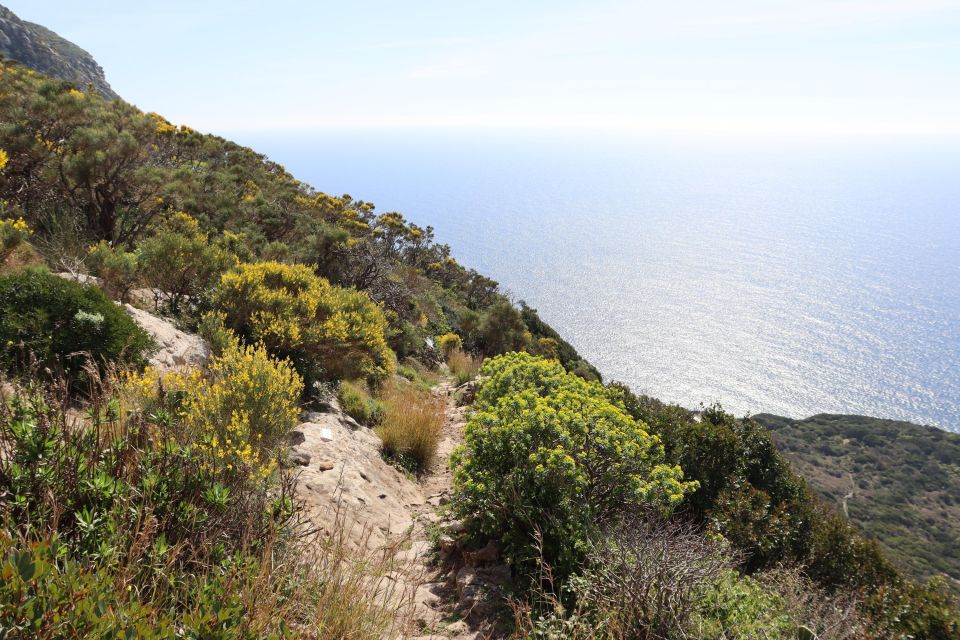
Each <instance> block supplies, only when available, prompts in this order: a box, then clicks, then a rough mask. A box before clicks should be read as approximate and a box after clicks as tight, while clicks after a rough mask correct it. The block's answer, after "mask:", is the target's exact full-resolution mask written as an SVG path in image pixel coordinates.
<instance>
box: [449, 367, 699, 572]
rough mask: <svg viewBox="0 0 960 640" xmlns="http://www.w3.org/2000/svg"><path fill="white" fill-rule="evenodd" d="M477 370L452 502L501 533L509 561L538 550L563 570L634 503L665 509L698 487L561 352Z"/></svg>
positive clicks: (479, 529)
mask: <svg viewBox="0 0 960 640" xmlns="http://www.w3.org/2000/svg"><path fill="white" fill-rule="evenodd" d="M481 375H482V376H483V379H484V382H483V385H482V386H481V388H480V390H479V392H478V393H477V398H476V401H475V404H474V411H473V413H472V415H471V417H470V420H469V421H468V423H467V426H466V434H465V435H466V444H465V445H464V446H463V447H461V448H460V449H459V450H457V451H456V452H455V454H454V456H453V460H452V464H453V466H454V469H455V477H454V483H455V499H454V508H455V510H456V511H457V512H458V513H459V514H460V515H462V516H465V517H469V518H470V519H471V522H472V523H473V527H474V530H475V532H476V533H478V534H480V535H483V536H489V537H494V538H497V539H501V540H503V541H504V542H505V543H506V544H507V552H508V553H509V554H511V555H512V556H513V559H514V560H515V561H519V562H523V561H525V560H528V559H532V558H533V557H534V556H536V555H538V554H539V553H540V552H541V551H542V555H543V559H544V560H546V561H547V562H549V563H550V565H551V566H552V567H553V568H554V570H555V571H556V572H558V573H559V574H561V575H562V574H565V573H567V572H569V571H571V570H573V569H574V568H575V567H576V565H577V563H578V561H579V559H580V557H581V554H582V553H583V551H584V544H585V542H586V539H587V535H588V533H589V532H590V530H591V529H592V528H593V527H595V526H597V525H602V524H605V523H607V522H609V521H611V520H613V519H615V518H616V517H618V514H622V513H624V512H625V510H629V509H630V507H631V506H637V507H639V506H653V507H655V508H660V509H662V510H664V511H666V510H669V509H670V508H671V507H672V506H674V505H676V504H678V503H679V502H680V501H681V500H682V499H683V496H684V495H685V494H686V493H687V492H689V491H691V490H693V489H695V488H696V483H690V482H684V481H683V474H682V472H681V470H680V468H679V467H676V466H669V465H666V464H664V463H663V461H664V453H663V446H662V445H661V443H660V440H659V438H657V437H656V436H654V435H650V434H648V433H647V431H646V429H645V425H643V424H642V423H638V422H636V421H635V420H634V419H633V418H631V417H630V416H628V415H627V414H626V413H624V412H623V411H622V410H620V409H619V408H617V407H616V406H614V405H613V404H611V403H610V401H609V400H608V399H607V397H606V394H605V392H604V390H603V387H601V386H600V385H599V384H597V383H589V382H586V381H584V380H583V379H581V378H579V377H577V376H575V375H573V374H570V373H567V372H566V371H565V370H564V368H563V366H562V365H560V363H558V362H557V361H555V360H545V359H543V358H539V357H535V356H531V355H529V354H526V353H509V354H505V355H503V356H499V357H497V358H494V359H492V360H489V361H488V362H487V363H486V364H485V365H484V366H483V368H482V369H481ZM537 535H539V536H541V537H542V549H539V550H538V549H535V548H534V542H535V538H536V536H537Z"/></svg>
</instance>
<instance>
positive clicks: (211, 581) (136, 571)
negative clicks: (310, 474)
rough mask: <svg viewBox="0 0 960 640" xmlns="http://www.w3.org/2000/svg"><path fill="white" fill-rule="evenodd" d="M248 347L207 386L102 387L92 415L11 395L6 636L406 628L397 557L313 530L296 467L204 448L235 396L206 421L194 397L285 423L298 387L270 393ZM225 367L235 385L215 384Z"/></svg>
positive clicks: (4, 456) (362, 634) (1, 482)
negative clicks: (265, 468)
mask: <svg viewBox="0 0 960 640" xmlns="http://www.w3.org/2000/svg"><path fill="white" fill-rule="evenodd" d="M250 354H251V350H249V349H245V350H237V355H239V356H241V357H239V358H235V355H233V354H228V355H227V356H226V358H225V360H226V361H227V362H233V363H234V364H235V365H236V366H228V365H227V364H224V363H221V365H220V366H217V367H216V368H215V373H214V379H213V380H212V381H205V380H202V379H201V378H200V374H199V373H198V372H191V373H189V374H186V375H184V374H176V373H173V374H167V375H165V376H163V377H162V379H161V378H160V377H159V376H157V375H156V374H155V373H154V372H151V371H149V370H148V372H146V374H145V375H143V376H137V375H133V376H128V377H126V379H125V381H124V382H123V385H122V387H121V388H120V389H111V388H109V387H106V388H103V389H101V393H99V394H97V395H95V396H93V397H92V398H91V406H90V410H89V411H88V412H87V416H86V419H85V420H83V421H82V422H77V421H76V420H74V419H68V417H67V413H66V408H65V407H66V405H65V404H64V403H62V402H60V401H59V399H58V398H57V397H56V396H44V395H30V396H21V397H16V398H14V400H13V401H12V402H11V403H9V404H0V486H3V487H4V491H2V492H0V576H2V580H0V625H2V627H0V634H3V633H9V634H10V636H11V637H22V636H35V637H43V638H53V637H77V638H87V637H111V638H113V637H138V638H148V639H150V638H169V637H189V638H220V639H223V640H233V639H241V638H243V639H249V640H252V639H253V638H265V637H266V638H281V637H284V638H285V637H350V638H357V639H362V640H374V639H376V638H381V637H394V635H396V632H397V631H398V623H399V622H400V621H402V617H401V616H400V615H399V614H400V613H402V612H401V611H400V610H399V607H400V605H398V604H397V603H398V602H405V601H407V600H406V599H405V594H404V593H402V588H401V587H398V586H397V584H396V582H394V581H392V580H389V579H388V578H387V577H386V576H387V575H388V573H389V571H391V570H395V569H396V568H397V562H398V559H397V558H396V552H395V551H394V552H391V551H387V552H382V553H380V554H378V555H375V554H374V553H373V552H370V553H369V554H367V553H364V552H362V551H361V552H351V551H350V550H349V548H348V546H347V545H346V540H345V538H344V536H343V529H342V527H343V524H344V523H343V522H342V520H338V521H337V522H335V523H333V529H334V531H335V534H334V535H333V536H330V537H326V538H324V539H322V540H318V539H315V538H313V537H307V535H306V531H305V530H304V529H302V528H301V527H300V525H299V524H298V521H297V520H296V519H295V518H294V516H295V506H294V503H293V501H292V498H291V496H292V493H291V492H292V489H293V485H292V477H291V476H290V474H289V472H286V471H283V470H280V471H278V472H277V473H274V474H271V475H270V476H269V477H267V478H264V477H262V476H261V475H260V474H258V473H247V472H245V470H244V469H242V468H234V469H232V470H230V469H227V468H226V467H225V466H224V465H223V464H222V460H223V458H221V457H220V456H221V454H224V455H225V456H230V455H232V454H231V453H230V452H224V450H223V449H215V448H211V447H209V446H207V444H208V443H209V439H208V438H207V434H208V433H209V431H210V430H212V429H215V428H216V427H217V425H218V424H219V423H220V417H219V416H218V415H217V412H220V411H223V410H224V407H227V406H228V405H229V403H213V412H212V413H211V418H210V419H211V422H210V424H209V425H208V426H205V427H202V428H198V427H197V426H196V424H195V421H196V420H199V419H200V418H201V415H200V413H198V412H197V411H196V409H197V408H199V406H200V405H199V404H194V403H193V401H192V400H191V396H192V394H194V393H199V395H200V396H202V397H211V396H218V397H224V398H227V397H234V398H238V399H239V398H240V397H241V396H244V395H246V396H247V397H246V399H245V400H242V401H238V403H237V405H238V406H240V405H242V406H245V407H249V408H250V409H249V413H250V415H251V416H252V415H258V416H259V418H258V419H257V420H253V419H251V421H250V422H251V424H252V423H254V422H257V423H259V424H261V425H264V424H266V423H267V422H268V421H270V420H281V421H282V419H278V418H276V417H272V415H273V414H277V415H279V416H284V415H286V414H287V412H288V410H289V409H290V404H289V402H290V400H291V397H295V396H296V394H297V391H296V389H293V390H292V392H291V393H290V394H288V395H284V394H282V393H279V392H277V393H272V394H271V393H265V392H264V391H262V390H261V389H260V388H259V387H260V385H259V384H257V382H258V380H259V381H260V382H264V380H263V376H261V375H258V374H257V373H256V372H257V371H258V370H260V371H263V370H265V368H267V369H268V368H269V363H267V362H266V361H264V360H263V352H262V350H261V351H260V352H259V353H253V354H252V356H251V357H248V356H249V355H250ZM238 367H240V368H238ZM274 367H275V369H276V371H275V372H274V374H276V373H277V372H282V370H283V368H284V367H283V366H282V365H280V364H275V365H274ZM288 373H289V372H288ZM223 376H229V377H231V378H234V379H239V381H238V382H236V383H232V384H233V386H232V387H231V389H232V391H231V392H225V393H223V394H217V393H215V387H216V385H218V384H221V383H224V382H225V381H224V380H223ZM248 377H249V378H250V380H246V378H248ZM281 378H282V376H281ZM266 382H267V386H271V383H270V382H269V381H266ZM279 382H290V380H289V379H286V380H283V379H279ZM228 384H229V383H228ZM271 402H275V403H276V404H272V405H269V403H271ZM268 405H269V406H268ZM204 406H211V405H210V404H209V403H206V404H204ZM258 407H259V409H258ZM261 409H262V410H261ZM271 409H272V410H271ZM238 411H239V410H238ZM181 421H184V422H189V423H191V424H192V426H191V425H188V424H181ZM273 428H274V430H275V431H276V432H279V431H280V430H281V429H283V428H285V426H284V425H283V424H282V423H281V422H277V423H276V424H275V425H274V427H273ZM266 429H267V427H264V430H266ZM256 440H257V442H258V443H259V442H263V441H266V440H267V438H266V437H264V438H263V439H260V438H257V439H256ZM261 446H263V445H261ZM241 451H242V450H241ZM397 549H399V547H398V548H397Z"/></svg>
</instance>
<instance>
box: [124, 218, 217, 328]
mask: <svg viewBox="0 0 960 640" xmlns="http://www.w3.org/2000/svg"><path fill="white" fill-rule="evenodd" d="M139 263H140V269H141V271H142V273H143V277H144V280H145V281H146V283H147V285H148V286H150V287H152V288H154V289H159V290H160V291H162V292H163V293H164V294H165V295H166V296H167V300H168V302H169V304H170V310H171V312H173V313H175V314H176V313H179V312H180V311H181V305H182V303H183V302H184V300H186V299H188V298H191V297H196V296H198V295H200V294H203V293H206V292H207V291H209V290H210V289H212V288H213V286H214V284H216V282H217V280H218V279H219V278H220V275H221V274H222V273H223V272H224V271H226V270H227V269H229V268H230V267H232V266H233V265H234V264H236V258H235V257H234V256H233V255H231V254H230V253H228V252H227V251H225V250H223V249H222V248H220V247H219V246H217V245H216V244H212V243H211V242H210V240H209V238H208V236H207V234H206V233H203V232H201V231H200V225H199V223H198V222H197V221H196V220H195V219H194V218H192V217H190V216H189V215H187V214H185V213H177V214H174V215H173V216H172V217H171V218H170V219H168V220H167V221H166V223H165V224H164V225H163V226H161V227H160V229H159V230H158V231H157V233H156V234H154V235H153V236H152V237H150V238H148V239H147V240H145V241H144V242H142V243H141V244H140V257H139Z"/></svg>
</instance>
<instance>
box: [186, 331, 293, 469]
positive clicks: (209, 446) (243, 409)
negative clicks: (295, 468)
mask: <svg viewBox="0 0 960 640" xmlns="http://www.w3.org/2000/svg"><path fill="white" fill-rule="evenodd" d="M188 388H189V389H190V392H189V394H188V395H187V399H186V400H185V402H184V404H183V413H182V419H181V426H182V428H184V429H188V430H192V431H193V433H194V438H195V439H196V440H197V441H198V442H199V443H200V447H201V449H204V450H208V451H210V452H211V453H212V454H213V455H212V456H211V460H212V463H211V464H212V465H213V466H214V467H215V468H226V469H227V470H228V471H234V470H236V469H239V470H245V471H248V472H251V473H255V474H259V475H260V476H263V477H265V476H267V475H269V474H270V473H271V472H272V471H273V469H274V468H275V466H276V461H277V460H276V458H277V452H278V450H279V448H280V446H281V445H282V444H283V442H284V439H285V438H286V436H287V434H288V433H289V432H290V431H291V430H292V429H293V428H294V427H295V426H296V425H297V419H298V418H299V416H300V410H299V408H298V407H297V400H298V399H299V398H300V394H301V393H302V392H303V382H302V380H301V379H300V376H298V375H297V373H296V371H295V370H294V368H293V366H292V365H291V364H290V363H289V362H287V361H278V360H274V359H273V358H271V357H270V356H269V355H268V354H267V351H266V349H264V348H263V347H262V346H241V345H239V344H236V343H235V344H233V345H231V346H230V347H229V348H227V350H226V351H224V353H223V355H221V356H220V357H218V358H215V359H214V360H213V361H212V362H211V363H210V365H209V377H208V378H206V379H203V380H202V381H199V380H198V381H195V382H191V383H190V384H189V385H188Z"/></svg>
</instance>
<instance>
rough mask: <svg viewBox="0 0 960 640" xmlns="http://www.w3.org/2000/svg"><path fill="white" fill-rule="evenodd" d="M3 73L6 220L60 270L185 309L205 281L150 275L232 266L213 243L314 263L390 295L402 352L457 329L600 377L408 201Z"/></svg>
mask: <svg viewBox="0 0 960 640" xmlns="http://www.w3.org/2000/svg"><path fill="white" fill-rule="evenodd" d="M0 73H2V76H0V77H2V79H3V82H2V85H0V148H2V149H4V150H5V151H6V152H7V153H8V155H9V159H10V160H9V163H8V165H7V166H6V168H5V169H4V171H3V173H2V174H0V198H2V199H3V200H5V201H6V203H7V204H6V205H5V207H6V209H7V211H6V213H5V214H4V217H8V218H15V217H19V216H22V217H23V218H24V219H25V221H26V223H27V224H28V225H29V226H30V227H31V228H32V229H34V230H36V232H37V237H36V239H35V245H36V247H37V249H38V250H39V251H40V252H41V253H42V254H43V255H44V256H45V257H46V258H47V259H48V261H49V262H50V263H51V264H52V265H53V266H54V267H55V268H70V269H73V268H77V265H78V264H84V263H89V264H90V265H91V267H97V271H98V275H99V274H101V273H102V274H104V275H107V276H113V277H112V278H108V279H111V281H112V282H116V283H118V284H117V285H116V286H117V287H118V288H119V290H121V291H123V290H127V289H129V288H130V286H131V282H134V281H138V280H139V281H143V282H144V284H147V285H149V286H158V287H160V286H161V285H163V288H164V291H166V292H168V293H169V294H171V295H173V296H175V300H174V301H172V302H173V305H172V306H174V307H179V306H181V302H182V301H183V300H184V299H188V298H191V297H193V298H196V296H198V295H200V294H202V293H203V292H204V289H205V288H206V287H207V286H209V284H210V280H209V279H207V280H204V278H202V277H197V278H193V279H189V280H188V281H186V282H185V283H184V285H183V287H182V288H181V287H175V286H171V285H170V284H169V283H167V282H158V281H157V279H158V278H159V277H160V276H161V275H162V274H169V276H170V278H173V277H175V276H176V275H178V274H185V273H186V274H192V273H194V272H195V271H199V272H201V273H202V274H204V273H206V274H209V273H213V274H215V273H216V271H217V268H218V267H219V268H221V269H222V268H223V265H222V264H219V265H218V264H217V260H216V258H217V255H216V253H217V251H214V250H210V249H208V250H207V253H208V254H210V255H206V256H204V255H203V250H204V248H205V247H209V246H211V245H213V246H215V247H216V249H217V250H219V251H224V252H229V253H230V254H232V255H233V256H234V257H235V258H236V259H237V260H240V261H244V262H251V261H256V260H267V261H269V260H276V261H280V262H287V263H300V264H304V265H311V268H312V269H313V271H314V273H315V275H317V276H318V277H321V278H323V279H325V280H326V281H328V282H329V283H331V284H333V285H337V286H340V287H344V288H348V289H349V288H354V289H357V290H358V291H362V292H364V293H366V294H367V295H369V296H370V298H372V299H373V300H374V301H375V302H377V303H379V304H380V305H382V307H383V310H384V313H385V315H386V319H387V322H388V329H387V340H388V343H389V346H390V347H391V348H392V349H393V351H394V352H395V353H396V354H397V356H398V357H399V358H400V359H403V358H404V357H406V356H410V355H424V353H423V352H424V350H425V347H424V338H428V337H433V336H438V335H442V334H445V333H448V332H450V331H453V332H455V333H457V334H459V335H460V336H461V338H462V339H463V344H464V347H465V348H466V349H468V350H470V351H473V352H476V353H482V354H485V355H495V354H497V353H501V352H505V351H509V350H516V349H527V350H530V351H540V350H542V349H550V350H554V349H558V348H559V350H560V353H559V355H560V357H561V360H562V361H563V362H564V364H565V365H566V366H568V367H570V368H577V367H579V370H580V371H581V372H582V373H583V374H584V375H587V376H590V377H596V372H595V370H593V368H592V367H590V366H589V365H587V364H586V363H584V362H583V361H582V359H581V358H580V357H579V355H578V354H577V353H576V351H575V350H573V348H572V347H570V346H569V344H567V343H565V342H563V341H562V340H559V337H558V336H556V333H555V332H553V331H552V330H551V329H550V328H549V327H548V326H547V325H545V324H544V323H543V322H542V321H541V320H540V319H539V318H538V317H537V315H536V312H535V311H534V310H532V309H529V308H525V309H524V310H523V313H521V310H520V309H517V308H516V307H514V306H513V305H512V304H510V302H509V301H508V300H507V299H506V298H505V297H504V296H503V295H502V294H501V293H499V292H498V289H497V283H496V282H494V281H492V280H490V279H489V278H486V277H484V276H482V275H480V274H479V273H477V272H475V271H473V270H468V269H465V268H463V267H462V266H460V265H459V264H457V262H456V261H455V260H453V258H452V257H451V256H450V249H449V247H447V246H446V245H442V244H437V243H435V242H434V240H433V230H432V229H431V228H430V227H426V228H422V227H419V226H417V225H415V224H412V223H409V222H407V221H406V220H405V219H404V218H403V216H402V215H401V214H399V213H385V214H382V215H377V214H375V213H374V207H373V205H372V204H370V203H368V202H363V201H356V200H354V199H353V198H351V197H350V196H340V197H335V196H329V195H326V194H323V193H318V192H315V191H314V190H313V189H311V188H310V187H309V186H307V185H305V184H303V183H300V182H298V181H297V180H295V179H294V178H293V177H292V176H290V174H288V173H287V172H286V171H285V170H284V169H283V167H281V166H279V165H277V164H275V163H272V162H270V161H268V160H267V159H266V158H264V157H263V156H262V155H260V154H257V153H255V152H253V151H251V150H250V149H247V148H245V147H241V146H239V145H236V144H233V143H231V142H228V141H226V140H223V139H222V138H218V137H215V136H210V135H203V134H200V133H198V132H196V131H194V130H193V129H190V128H189V127H185V126H179V127H178V126H174V125H172V124H170V123H169V122H167V121H166V120H164V119H163V118H161V117H160V116H157V115H156V114H144V113H142V112H140V111H139V110H137V109H136V108H134V107H132V106H131V105H128V104H126V103H124V102H122V101H120V100H114V101H106V100H103V99H102V98H100V96H98V95H96V94H91V93H84V92H82V91H77V90H76V88H75V87H73V86H72V85H70V84H68V83H66V82H62V81H58V80H53V79H50V78H47V77H45V76H41V75H39V74H36V73H33V72H32V71H29V70H25V69H22V68H20V67H17V66H15V65H11V64H4V65H3V66H2V67H0ZM181 212H186V214H189V216H188V218H189V219H192V220H194V221H195V223H196V228H195V229H193V230H190V231H189V234H188V236H189V237H188V240H189V239H190V238H193V239H194V240H192V244H190V245H189V246H186V247H182V249H183V251H182V252H180V251H173V250H172V249H173V248H174V247H173V246H172V245H173V243H174V241H175V237H176V236H177V235H181V236H182V235H184V233H183V230H182V229H181V227H183V226H184V225H185V224H189V223H188V222H186V220H185V219H184V217H183V216H182V214H181ZM178 225H179V226H178ZM171 232H172V235H173V236H174V237H170V236H171ZM164 234H167V235H166V236H164ZM100 242H104V243H107V246H106V247H103V246H102V245H101V246H100V247H99V248H97V249H94V250H92V253H94V254H96V253H99V252H104V253H107V252H108V249H109V248H113V250H114V251H115V252H122V253H121V255H110V256H104V255H101V256H96V255H95V256H94V257H93V258H90V257H88V247H90V246H91V245H96V244H97V243H100ZM127 253H130V254H134V256H126V255H124V254H127ZM181 254H182V255H183V256H184V257H183V258H182V260H183V261H184V262H183V263H180V264H178V263H173V264H167V265H158V262H159V257H160V256H166V257H167V258H168V259H173V257H174V256H177V257H179V256H180V255H181ZM188 259H190V260H192V262H186V261H187V260H188ZM204 260H206V261H204ZM211 262H212V264H211ZM138 264H139V267H138V266H137V265H138ZM161 266H162V267H164V268H163V269H161V268H160V267H161ZM187 267H190V268H189V269H188V268H187ZM138 274H139V275H138ZM194 302H196V303H197V304H193V305H188V306H189V307H190V308H189V309H179V308H177V309H175V311H177V312H179V313H181V314H186V315H187V316H190V315H191V314H193V315H194V316H199V314H200V312H201V311H202V310H203V304H202V296H201V299H195V300H194ZM188 321H189V318H188ZM194 321H196V317H195V318H194ZM541 339H545V340H541ZM378 366H382V363H381V364H380V365H378Z"/></svg>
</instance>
